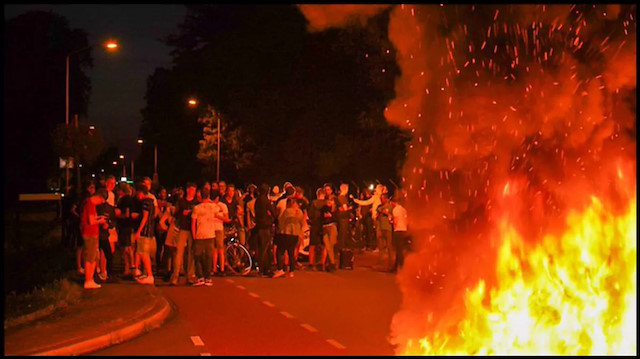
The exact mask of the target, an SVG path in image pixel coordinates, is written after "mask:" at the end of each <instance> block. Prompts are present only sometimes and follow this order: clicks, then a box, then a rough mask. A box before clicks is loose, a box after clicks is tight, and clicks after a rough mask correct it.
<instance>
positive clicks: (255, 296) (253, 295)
mask: <svg viewBox="0 0 640 359" xmlns="http://www.w3.org/2000/svg"><path fill="white" fill-rule="evenodd" d="M249 295H250V296H252V297H254V298H260V296H259V295H257V294H256V293H253V292H249Z"/></svg>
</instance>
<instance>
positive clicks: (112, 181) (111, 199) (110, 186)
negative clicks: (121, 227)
mask: <svg viewBox="0 0 640 359" xmlns="http://www.w3.org/2000/svg"><path fill="white" fill-rule="evenodd" d="M105 184H106V187H107V203H108V204H109V206H111V208H112V209H114V210H115V208H116V203H117V201H116V194H115V192H114V190H115V188H116V177H115V176H113V175H109V176H107V180H106V182H105ZM114 214H117V213H115V211H114ZM110 219H111V220H112V221H113V220H114V218H113V217H111V218H110ZM116 243H118V231H116V227H115V226H112V227H111V228H109V246H110V247H111V254H113V253H114V252H115V251H116Z"/></svg>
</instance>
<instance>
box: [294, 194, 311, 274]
mask: <svg viewBox="0 0 640 359" xmlns="http://www.w3.org/2000/svg"><path fill="white" fill-rule="evenodd" d="M295 189H296V193H295V194H294V198H295V199H296V201H298V207H300V210H301V211H302V214H303V217H304V221H302V231H301V232H300V236H299V237H298V243H296V249H295V251H294V256H295V259H296V268H297V269H302V264H301V263H300V262H298V256H299V255H300V247H302V244H303V242H304V241H303V238H304V236H305V233H307V231H308V230H309V221H308V218H309V213H308V211H309V200H308V199H307V197H305V196H304V189H303V188H302V187H301V186H296V187H295Z"/></svg>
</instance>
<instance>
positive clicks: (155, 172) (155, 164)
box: [138, 139, 158, 183]
mask: <svg viewBox="0 0 640 359" xmlns="http://www.w3.org/2000/svg"><path fill="white" fill-rule="evenodd" d="M138 143H139V144H143V143H144V140H143V139H138ZM153 182H154V183H158V144H154V145H153Z"/></svg>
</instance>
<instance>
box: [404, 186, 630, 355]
mask: <svg viewBox="0 0 640 359" xmlns="http://www.w3.org/2000/svg"><path fill="white" fill-rule="evenodd" d="M591 202H592V203H591V205H590V206H589V207H588V208H587V209H586V210H584V211H583V212H581V213H577V212H572V213H570V214H569V215H568V217H567V228H568V229H567V231H566V232H565V233H564V234H562V235H561V236H560V237H556V236H554V235H547V236H545V237H544V239H543V241H542V242H541V243H537V244H535V245H528V244H527V243H525V242H524V241H523V239H522V237H521V235H520V234H519V233H518V232H517V231H516V230H515V229H514V227H513V226H512V225H511V224H510V223H509V222H508V220H503V221H501V223H500V226H499V227H500V229H499V231H498V232H497V233H496V236H498V237H499V238H500V239H501V241H502V244H501V245H500V247H499V251H498V259H497V263H496V273H495V274H496V277H497V284H496V286H495V287H494V288H488V287H487V285H486V283H485V281H484V280H480V281H479V282H478V284H477V285H476V286H475V287H474V288H473V289H471V290H468V291H467V293H466V294H465V296H464V304H465V308H466V313H465V315H464V318H462V319H461V320H460V321H458V322H457V323H456V325H454V326H451V327H450V328H447V330H446V331H443V332H441V331H435V332H433V333H430V334H429V335H428V336H426V337H425V338H421V339H418V340H409V342H408V344H407V347H406V349H405V353H404V354H411V355H416V354H479V355H491V354H531V353H540V354H570V355H590V354H600V355H610V354H621V353H623V354H634V353H636V340H637V339H636V333H637V329H636V325H637V321H636V304H637V303H636V201H635V199H633V200H631V201H629V204H628V207H627V210H626V211H625V213H623V214H622V215H620V216H615V215H613V214H612V213H611V212H610V211H608V209H607V208H606V207H605V205H604V204H603V203H602V202H601V200H600V199H598V198H596V197H592V198H591Z"/></svg>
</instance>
